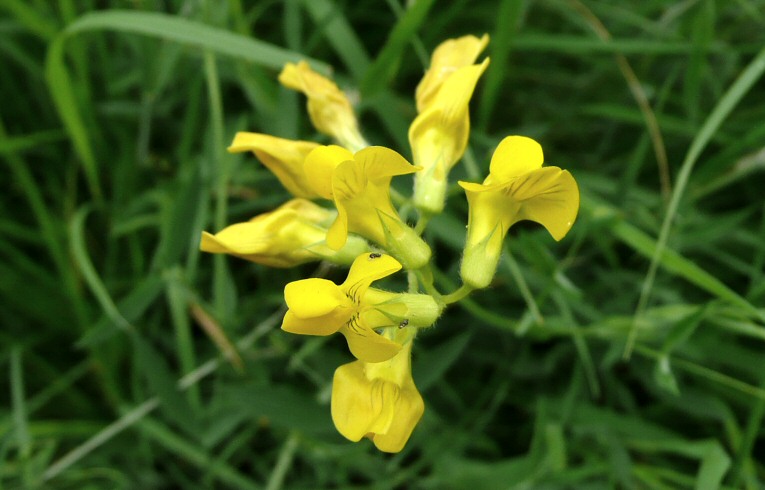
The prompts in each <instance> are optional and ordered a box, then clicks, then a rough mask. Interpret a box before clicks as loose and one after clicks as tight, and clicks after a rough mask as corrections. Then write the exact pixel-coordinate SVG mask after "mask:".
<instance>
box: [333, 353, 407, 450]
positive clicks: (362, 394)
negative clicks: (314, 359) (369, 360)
mask: <svg viewBox="0 0 765 490" xmlns="http://www.w3.org/2000/svg"><path fill="white" fill-rule="evenodd" d="M388 384H389V383H386V382H384V381H382V380H378V381H377V382H376V383H375V382H373V381H370V380H368V379H367V378H366V376H365V374H364V363H362V362H361V361H355V362H351V363H349V364H344V365H342V366H340V367H339V368H337V369H336V370H335V375H334V377H333V379H332V406H331V411H332V421H333V422H334V424H335V427H336V428H337V430H338V432H340V434H342V435H343V436H344V437H346V438H347V439H349V440H351V441H353V442H358V441H360V440H361V438H362V437H364V436H365V435H367V434H368V433H370V432H375V431H381V432H382V431H387V430H388V429H389V427H390V425H391V423H393V421H394V411H393V408H394V406H393V403H390V401H391V399H392V398H393V396H391V395H393V393H390V392H391V391H393V390H392V388H394V387H392V386H386V385H388Z"/></svg>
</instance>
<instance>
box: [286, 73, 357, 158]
mask: <svg viewBox="0 0 765 490" xmlns="http://www.w3.org/2000/svg"><path fill="white" fill-rule="evenodd" d="M279 82H281V84H282V85H284V86H285V87H287V88H290V89H292V90H297V91H299V92H302V93H303V94H305V95H306V97H308V114H309V115H310V117H311V122H312V123H313V125H314V127H315V128H316V129H317V130H319V131H320V132H322V133H324V134H326V135H328V136H331V137H333V138H335V140H337V141H338V142H339V143H340V144H341V145H342V146H344V147H346V148H350V149H352V150H354V151H355V150H360V149H362V148H364V147H365V146H368V144H367V142H366V140H364V137H363V136H361V133H360V132H359V125H358V122H357V121H356V115H355V114H354V113H353V108H352V107H351V103H350V101H349V100H348V97H346V96H345V94H344V93H343V92H342V91H341V90H340V89H339V88H338V87H337V85H336V84H335V82H333V81H332V80H329V79H328V78H326V77H323V76H322V75H319V74H318V73H316V72H315V71H313V70H312V69H311V67H310V66H308V63H306V62H305V61H301V62H299V63H298V64H294V63H287V64H286V65H285V66H284V69H283V70H282V72H281V73H280V74H279Z"/></svg>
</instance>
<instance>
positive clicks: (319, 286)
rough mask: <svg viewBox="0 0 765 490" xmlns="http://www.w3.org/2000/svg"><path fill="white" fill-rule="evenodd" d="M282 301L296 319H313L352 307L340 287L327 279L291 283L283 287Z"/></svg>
mask: <svg viewBox="0 0 765 490" xmlns="http://www.w3.org/2000/svg"><path fill="white" fill-rule="evenodd" d="M284 300H285V302H286V303H287V306H288V307H289V309H290V311H291V312H292V314H293V315H295V316H296V317H298V318H315V317H318V316H323V315H327V314H329V313H331V312H333V311H335V310H336V309H338V308H343V309H345V308H352V307H353V302H352V301H351V300H350V299H349V298H348V296H346V295H345V294H344V293H343V291H342V290H341V289H340V287H338V286H337V284H335V283H334V282H332V281H328V280H327V279H317V278H312V279H302V280H300V281H293V282H291V283H289V284H287V285H286V286H285V287H284Z"/></svg>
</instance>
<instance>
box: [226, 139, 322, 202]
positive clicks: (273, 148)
mask: <svg viewBox="0 0 765 490" xmlns="http://www.w3.org/2000/svg"><path fill="white" fill-rule="evenodd" d="M317 146H319V145H318V144H317V143H312V142H309V141H292V140H287V139H283V138H277V137H275V136H269V135H267V134H258V133H246V132H239V133H237V134H236V136H234V141H233V142H232V143H231V146H229V147H228V151H229V152H231V153H239V152H243V151H251V152H253V153H254V154H255V155H256V156H257V157H258V159H259V160H260V161H261V162H262V163H263V165H265V167H266V168H268V169H269V170H270V171H271V172H272V173H273V174H274V175H276V178H278V179H279V182H281V183H282V185H283V186H284V188H285V189H287V190H288V191H289V192H290V193H291V194H292V195H293V196H296V197H307V198H313V197H317V194H316V193H315V192H314V191H313V190H312V188H311V186H310V185H309V184H310V183H309V181H308V180H307V179H306V176H305V174H304V173H303V161H304V160H305V158H306V156H307V155H308V154H309V153H310V152H311V150H313V149H314V148H316V147H317Z"/></svg>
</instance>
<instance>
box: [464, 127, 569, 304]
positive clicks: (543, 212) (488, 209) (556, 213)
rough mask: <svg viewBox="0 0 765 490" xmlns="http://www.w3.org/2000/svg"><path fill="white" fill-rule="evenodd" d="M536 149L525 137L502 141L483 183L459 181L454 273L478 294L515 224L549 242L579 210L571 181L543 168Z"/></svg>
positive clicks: (560, 235)
mask: <svg viewBox="0 0 765 490" xmlns="http://www.w3.org/2000/svg"><path fill="white" fill-rule="evenodd" d="M543 161H544V156H543V154H542V147H541V146H540V145H539V143H537V142H536V141H534V140H533V139H531V138H526V137H524V136H508V137H507V138H505V139H503V140H502V142H500V144H499V146H498V147H497V150H496V151H495V152H494V155H493V156H492V158H491V164H490V167H489V176H488V177H487V178H486V180H484V182H483V184H473V183H469V182H460V183H459V184H460V185H461V186H462V187H463V188H464V189H465V193H466V194H467V198H468V204H469V206H470V211H469V216H468V232H467V243H466V245H465V252H464V254H463V258H462V266H461V269H460V274H461V275H462V280H463V282H464V283H465V284H467V285H469V286H471V287H473V288H475V289H478V288H484V287H486V286H488V285H489V283H490V282H491V279H492V277H494V272H495V270H496V268H497V263H498V262H499V256H500V254H501V252H502V242H503V240H504V238H505V235H506V234H507V231H508V229H510V227H511V226H512V225H513V224H515V223H517V222H518V221H521V220H531V221H536V222H537V223H539V224H541V225H542V226H544V227H545V228H546V229H547V231H548V232H550V235H552V237H553V238H554V239H555V240H560V239H562V238H563V237H564V236H565V235H566V233H568V231H569V230H570V229H571V226H572V225H573V223H574V220H575V219H576V215H577V213H578V211H579V188H578V187H577V185H576V181H575V180H574V177H573V176H572V175H571V174H570V173H569V172H568V171H566V170H561V169H560V168H558V167H544V168H542V162H543Z"/></svg>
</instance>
